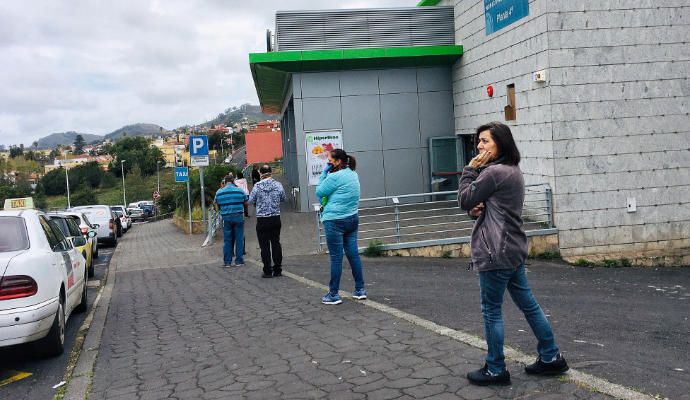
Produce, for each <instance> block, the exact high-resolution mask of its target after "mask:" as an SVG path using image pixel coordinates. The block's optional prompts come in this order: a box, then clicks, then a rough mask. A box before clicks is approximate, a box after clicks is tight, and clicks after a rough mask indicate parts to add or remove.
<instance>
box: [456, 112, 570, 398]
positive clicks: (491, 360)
mask: <svg viewBox="0 0 690 400" xmlns="http://www.w3.org/2000/svg"><path fill="white" fill-rule="evenodd" d="M477 136H478V139H479V144H478V145H477V149H478V150H479V154H478V155H477V156H476V157H474V158H473V159H472V160H471V161H470V163H469V165H467V166H466V167H465V168H464V169H463V171H462V177H461V178H460V187H459V189H458V202H459V203H460V207H461V208H462V209H463V210H468V212H469V214H470V216H472V217H474V218H477V220H476V222H475V225H474V228H473V230H472V243H471V247H472V252H471V258H472V261H471V267H472V268H474V269H476V270H478V271H479V288H480V296H481V306H482V314H483V317H484V334H485V336H486V343H487V347H488V353H487V355H486V363H485V364H484V366H483V367H482V368H480V369H478V370H476V371H473V372H470V373H468V374H467V379H468V380H469V381H470V382H471V383H473V384H476V385H491V384H497V385H509V384H510V373H509V372H508V370H507V369H506V363H505V356H504V354H503V316H502V313H501V307H502V305H503V294H504V293H505V291H506V289H507V290H508V293H510V296H511V298H512V299H513V302H514V303H515V304H516V305H517V306H518V308H520V310H521V311H522V312H523V313H524V315H525V318H526V319H527V322H528V323H529V325H530V327H531V328H532V332H533V333H534V335H535V336H536V338H537V340H538V344H537V352H538V354H539V356H538V358H537V361H536V362H535V363H533V364H530V365H528V366H526V367H525V371H526V372H527V373H528V374H534V375H558V374H561V373H563V372H565V371H567V370H568V363H567V362H566V361H565V358H563V356H562V355H561V354H560V351H559V349H558V346H556V340H555V338H554V334H553V331H552V330H551V325H550V324H549V321H548V320H547V319H546V316H545V315H544V312H543V311H542V309H541V307H540V306H539V303H537V301H536V300H535V298H534V296H533V295H532V290H531V289H530V286H529V282H528V281H527V275H526V273H525V259H526V258H527V236H526V235H525V232H524V230H523V229H522V216H521V215H522V205H523V201H524V198H525V182H524V179H523V177H522V171H520V168H519V167H518V164H519V163H520V152H519V151H518V149H517V146H516V145H515V141H514V140H513V135H512V133H511V132H510V128H509V127H508V126H506V125H504V124H501V123H498V122H492V123H489V124H486V125H482V126H480V127H479V128H477Z"/></svg>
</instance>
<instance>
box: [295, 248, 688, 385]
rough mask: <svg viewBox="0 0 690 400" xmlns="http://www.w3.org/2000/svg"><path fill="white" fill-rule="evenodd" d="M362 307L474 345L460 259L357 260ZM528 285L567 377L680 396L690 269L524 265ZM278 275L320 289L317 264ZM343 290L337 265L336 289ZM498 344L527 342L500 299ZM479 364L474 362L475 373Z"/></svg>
mask: <svg viewBox="0 0 690 400" xmlns="http://www.w3.org/2000/svg"><path fill="white" fill-rule="evenodd" d="M363 263H364V273H365V280H366V288H367V290H368V292H369V298H370V299H372V300H374V301H377V302H380V303H384V304H387V305H390V306H393V307H395V308H398V309H401V310H403V311H406V312H408V313H411V314H414V315H417V316H420V317H422V318H424V319H427V320H431V321H433V322H436V323H438V324H441V325H444V326H447V327H450V328H453V329H457V330H461V331H464V332H468V333H472V334H474V335H476V336H479V337H482V338H483V337H484V327H483V322H482V316H481V311H480V305H479V287H478V276H477V273H476V272H473V271H468V270H467V269H466V266H467V260H461V259H423V258H401V257H386V258H364V259H363ZM530 263H531V265H528V277H529V280H530V283H531V285H532V289H533V292H534V294H535V296H536V298H537V301H539V303H540V304H541V305H542V308H543V309H544V311H545V313H546V314H547V315H548V316H549V319H550V321H551V323H552V325H553V328H554V332H555V334H556V340H557V343H558V345H559V346H560V348H561V351H562V352H563V354H564V355H565V357H566V359H567V360H568V361H569V363H570V365H571V366H572V367H573V368H577V369H578V370H581V371H583V372H587V373H590V374H593V375H595V376H598V377H601V378H605V379H607V380H609V381H611V382H614V383H618V384H622V385H624V386H627V387H631V388H634V389H636V390H639V391H642V392H645V393H649V394H652V395H656V394H660V395H662V396H666V397H669V398H672V399H678V398H690V397H684V396H688V395H689V394H690V357H688V354H690V268H614V269H611V268H584V267H572V266H569V265H566V264H565V263H560V262H544V261H532V260H530ZM283 267H284V269H285V270H286V271H289V272H293V273H296V274H298V275H303V276H305V277H307V278H309V279H312V280H315V281H317V282H320V283H323V284H327V283H328V279H329V274H330V269H329V264H328V257H327V256H305V257H289V258H287V259H286V260H284V261H283ZM352 288H353V283H352V276H351V273H350V271H349V264H347V262H345V265H344V270H343V278H342V280H341V289H343V290H347V291H351V290H352ZM504 304H505V306H504V320H505V332H506V344H507V345H510V346H512V347H514V348H517V349H519V350H521V351H522V352H524V353H526V354H535V358H536V341H535V340H534V336H533V335H532V332H531V331H530V328H529V325H528V324H527V323H526V322H525V321H524V318H523V317H522V314H521V313H520V311H519V310H518V309H517V308H516V307H515V305H514V304H513V303H512V301H510V298H509V296H508V295H506V300H505V303H504ZM482 362H483V360H481V359H478V360H477V365H481V363H482Z"/></svg>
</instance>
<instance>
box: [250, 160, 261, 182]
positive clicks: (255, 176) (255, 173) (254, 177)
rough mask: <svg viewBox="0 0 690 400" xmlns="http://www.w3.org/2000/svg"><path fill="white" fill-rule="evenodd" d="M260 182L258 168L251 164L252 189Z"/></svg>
mask: <svg viewBox="0 0 690 400" xmlns="http://www.w3.org/2000/svg"><path fill="white" fill-rule="evenodd" d="M260 180H261V173H259V167H257V166H256V164H252V187H254V185H256V184H257V183H259V181H260Z"/></svg>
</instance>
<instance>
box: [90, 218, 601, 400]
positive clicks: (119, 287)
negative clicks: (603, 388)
mask: <svg viewBox="0 0 690 400" xmlns="http://www.w3.org/2000/svg"><path fill="white" fill-rule="evenodd" d="M250 234H251V231H250ZM123 239H124V240H122V241H121V243H120V247H118V249H117V253H116V255H115V258H114V260H113V264H112V269H113V270H114V273H115V275H114V276H113V277H112V278H111V279H115V285H114V289H113V294H112V298H111V301H110V308H109V311H108V317H107V321H106V325H105V329H104V332H103V337H102V342H101V348H100V351H99V355H98V360H97V363H96V368H95V370H94V377H93V387H92V390H91V393H90V396H89V399H142V400H143V399H151V400H153V399H167V398H175V399H240V398H242V399H372V400H373V399H423V398H433V399H512V398H534V399H537V398H538V399H599V398H608V397H607V396H604V395H602V394H599V393H593V392H590V391H588V390H586V389H583V388H580V387H578V386H577V385H574V384H572V383H568V382H565V381H563V380H561V379H558V378H535V377H530V376H527V375H525V374H524V372H522V367H521V366H520V365H517V364H509V370H510V371H511V373H512V376H513V385H512V386H508V387H502V388H483V387H477V386H473V385H470V384H469V383H468V381H467V380H466V379H465V374H466V373H467V372H468V371H470V370H473V369H475V368H477V367H478V360H482V358H483V351H481V350H479V349H476V348H473V347H470V346H468V345H466V344H463V343H459V342H457V341H455V340H453V339H451V338H448V337H446V336H441V335H438V334H436V333H433V332H431V331H428V330H426V329H424V328H422V327H419V326H416V325H413V324H411V323H409V322H406V321H403V320H401V319H398V318H396V317H394V316H392V315H389V314H386V313H383V312H380V311H378V310H375V309H372V308H370V307H364V306H363V305H362V304H358V303H357V302H356V301H354V300H346V301H345V302H344V303H343V304H341V305H339V306H325V305H322V304H321V303H320V302H319V298H320V296H321V295H322V294H323V293H322V292H321V291H320V290H318V289H315V288H312V287H309V286H306V285H305V284H303V283H300V282H298V281H295V280H293V279H291V278H288V277H282V278H277V279H261V278H260V274H261V270H260V269H259V268H258V267H255V266H250V265H247V266H245V267H236V268H231V269H223V268H220V265H221V261H220V258H219V255H220V248H219V246H218V245H215V246H214V247H213V248H211V249H203V250H202V249H199V244H200V241H201V239H200V237H199V236H194V237H192V238H191V239H190V237H189V236H185V235H184V234H181V233H179V232H178V231H177V230H176V228H174V227H173V225H172V224H171V223H170V222H169V221H161V222H157V223H150V224H143V225H139V226H137V227H135V229H134V230H133V231H132V232H131V233H129V234H128V235H127V236H125V237H124V238H123ZM248 250H250V248H249V247H248ZM252 250H253V249H252ZM251 252H252V251H251V250H250V253H251ZM249 256H250V257H252V256H253V254H250V255H249Z"/></svg>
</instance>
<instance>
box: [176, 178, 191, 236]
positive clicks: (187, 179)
mask: <svg viewBox="0 0 690 400" xmlns="http://www.w3.org/2000/svg"><path fill="white" fill-rule="evenodd" d="M175 182H187V211H188V212H189V234H190V235H191V234H192V199H191V194H190V190H189V167H175Z"/></svg>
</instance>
